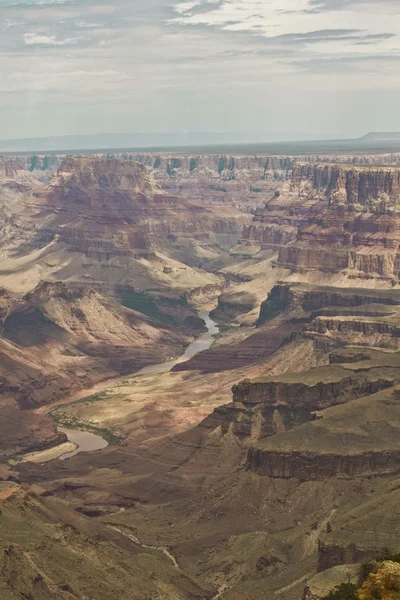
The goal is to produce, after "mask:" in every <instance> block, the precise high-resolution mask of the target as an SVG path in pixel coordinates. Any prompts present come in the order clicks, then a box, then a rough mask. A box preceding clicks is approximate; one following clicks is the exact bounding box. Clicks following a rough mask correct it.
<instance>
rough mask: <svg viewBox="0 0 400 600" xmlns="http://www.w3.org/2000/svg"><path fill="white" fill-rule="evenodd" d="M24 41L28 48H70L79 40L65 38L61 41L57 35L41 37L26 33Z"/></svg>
mask: <svg viewBox="0 0 400 600" xmlns="http://www.w3.org/2000/svg"><path fill="white" fill-rule="evenodd" d="M24 40H25V44H26V45H27V46H69V45H70V44H76V43H77V42H78V41H79V38H65V39H64V40H59V39H57V37H56V36H55V35H40V34H37V33H24Z"/></svg>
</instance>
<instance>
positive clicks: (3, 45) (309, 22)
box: [0, 0, 400, 139]
mask: <svg viewBox="0 0 400 600" xmlns="http://www.w3.org/2000/svg"><path fill="white" fill-rule="evenodd" d="M0 60H1V63H0V64H1V77H0V138H3V139H4V138H18V137H36V136H47V135H58V134H76V133H99V132H107V131H108V132H130V131H149V132H154V131H185V130H188V131H246V132H248V131H266V132H286V133H287V132H289V133H290V132H305V133H308V134H310V135H314V134H315V135H318V134H321V133H332V134H337V135H342V134H346V133H347V134H348V135H350V136H351V135H354V136H357V135H362V134H363V133H367V132H368V131H399V130H400V109H399V107H400V0H76V1H73V2H72V1H64V0H25V1H24V2H20V1H19V0H0Z"/></svg>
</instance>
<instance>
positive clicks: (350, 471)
mask: <svg viewBox="0 0 400 600" xmlns="http://www.w3.org/2000/svg"><path fill="white" fill-rule="evenodd" d="M399 460H400V452H391V451H390V452H379V453H378V452H376V453H374V452H371V453H368V454H366V453H363V454H356V455H354V456H352V455H338V454H328V453H324V454H314V453H308V454H307V453H306V452H304V451H303V452H290V453H283V452H268V451H263V450H261V449H260V448H249V452H248V455H247V468H248V469H250V470H251V471H254V472H256V473H258V474H260V475H265V476H267V477H273V478H278V479H291V478H294V477H295V478H297V479H300V480H302V481H313V480H323V479H326V478H329V477H338V476H339V477H340V476H341V477H359V476H371V475H375V476H376V475H382V474H394V473H397V472H398V471H399Z"/></svg>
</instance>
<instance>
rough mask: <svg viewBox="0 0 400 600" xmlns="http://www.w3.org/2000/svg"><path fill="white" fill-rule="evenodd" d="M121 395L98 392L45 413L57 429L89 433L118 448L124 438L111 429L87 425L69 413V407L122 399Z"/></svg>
mask: <svg viewBox="0 0 400 600" xmlns="http://www.w3.org/2000/svg"><path fill="white" fill-rule="evenodd" d="M124 397H125V396H124V395H123V394H111V393H110V392H108V391H107V390H106V391H104V392H98V393H97V394H92V395H91V396H86V397H85V398H81V399H80V400H74V401H73V402H69V403H68V404H61V405H60V406H56V407H55V408H53V409H52V410H50V411H49V412H48V413H47V416H49V417H50V418H51V419H53V421H55V422H56V423H57V425H59V427H64V428H65V429H78V430H81V431H88V432H89V433H94V434H95V435H99V436H100V437H102V438H103V439H104V440H106V442H108V443H109V444H110V446H118V445H119V444H121V442H123V440H124V438H123V437H121V436H119V435H117V434H116V433H114V431H113V430H112V429H108V428H106V427H97V426H96V425H93V424H92V423H88V422H87V421H84V420H82V419H80V418H79V417H78V416H75V415H73V414H72V413H71V411H70V409H71V407H73V408H75V407H77V406H79V405H80V406H87V405H90V404H94V403H95V402H101V401H102V400H109V399H116V398H124Z"/></svg>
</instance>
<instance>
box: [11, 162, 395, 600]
mask: <svg viewBox="0 0 400 600" xmlns="http://www.w3.org/2000/svg"><path fill="white" fill-rule="evenodd" d="M398 162H399V157H398V155H395V154H394V155H391V156H390V157H389V156H375V155H366V156H359V157H345V156H331V157H329V156H323V157H316V156H304V157H296V158H294V157H284V156H280V157H244V156H235V157H229V156H211V155H210V156H194V155H193V156H179V157H175V156H172V155H168V154H166V155H162V156H156V155H152V154H147V155H146V154H144V155H134V154H128V153H126V154H125V155H123V156H122V155H118V156H114V157H110V156H107V157H103V156H100V155H93V156H82V157H62V156H54V157H53V158H52V160H46V161H44V157H37V159H36V161H35V165H36V169H35V170H33V171H31V170H30V169H29V165H30V164H32V163H31V159H30V158H29V157H25V158H24V157H7V158H4V159H0V175H1V177H0V222H1V224H2V228H1V230H2V231H1V235H0V246H1V252H2V267H1V270H0V287H1V292H0V322H1V331H0V373H1V378H0V385H1V397H0V413H1V417H2V418H1V421H0V456H1V465H0V467H1V468H0V527H1V529H2V531H3V534H2V536H1V537H2V540H1V544H0V565H1V569H0V572H1V576H0V591H1V597H2V598H3V597H4V598H5V599H6V600H8V599H10V600H14V599H17V598H32V599H34V600H36V599H39V600H47V599H49V600H50V599H51V598H60V599H64V600H74V599H75V600H83V598H87V599H90V600H92V599H93V600H95V599H96V600H100V599H102V598H104V599H106V598H107V599H109V598H115V599H116V600H117V599H121V600H123V599H124V598H128V597H129V598H138V600H139V598H140V599H142V598H143V599H147V600H175V599H176V600H190V599H192V598H193V599H196V598H197V599H198V600H201V599H202V600H217V598H221V599H224V598H226V599H227V600H260V599H263V600H267V599H268V600H270V599H272V598H276V599H282V600H321V599H322V598H324V597H325V596H326V595H327V594H328V592H329V591H330V590H331V589H333V588H334V587H335V586H336V585H338V584H340V583H342V582H346V581H350V580H351V581H354V582H355V583H358V577H359V574H360V572H361V565H362V563H364V562H366V561H370V560H372V559H374V558H375V557H376V556H377V555H379V554H380V553H381V552H382V550H383V549H388V550H390V551H391V552H399V542H398V540H399V539H400V521H399V516H400V515H399V506H400V503H399V489H400V488H399V486H400V483H399V482H400V479H399V476H400V442H399V440H400V437H399V428H400V413H399V407H400V404H399V398H400V375H399V373H400V370H399V367H400V283H399V281H400V249H399V248H400V234H399V230H400V227H399V224H400V169H399V168H397V165H398ZM44 165H45V167H46V168H44ZM207 328H208V330H209V333H208V334H207ZM210 330H211V331H210ZM196 340H202V342H197V345H196ZM188 348H189V350H188ZM179 357H182V358H181V359H179ZM160 365H161V366H160ZM71 430H74V431H78V432H81V436H82V435H83V436H84V435H86V434H89V435H91V436H93V438H92V439H93V440H95V439H97V440H98V439H100V440H101V441H102V444H101V446H97V448H99V449H96V450H93V447H96V446H91V445H90V442H89V443H88V446H87V448H84V447H83V444H84V438H82V437H80V438H79V436H78V437H75V438H74V439H72V437H71V435H70V434H68V432H69V431H71ZM82 432H86V434H85V433H83V434H82ZM69 436H70V440H68V437H69ZM74 440H75V443H74ZM79 440H82V441H79ZM93 443H95V441H94V442H93ZM80 444H82V447H81V448H79V445H80ZM100 448H101V449H100ZM79 449H80V450H82V451H81V452H78V453H76V451H77V450H79ZM70 453H72V454H71V456H70V457H68V456H67V455H69V454H70ZM60 457H61V458H63V459H64V460H59V458H60ZM21 574H23V576H22V577H21Z"/></svg>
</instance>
